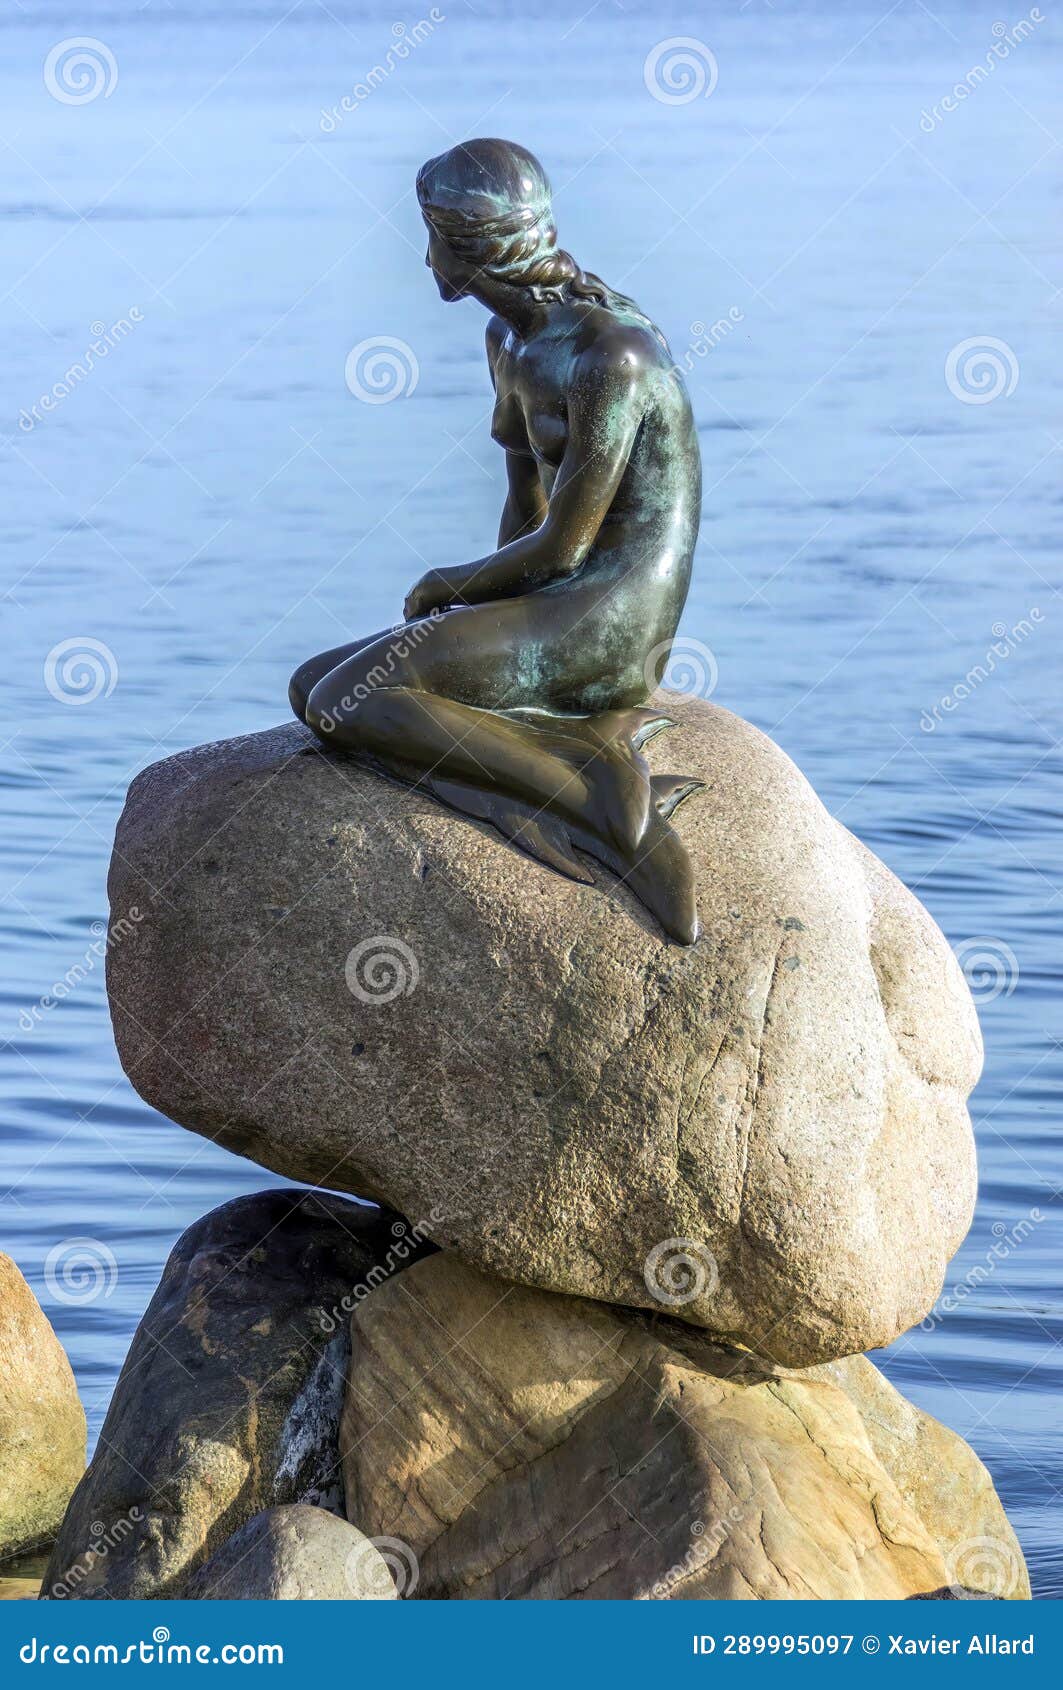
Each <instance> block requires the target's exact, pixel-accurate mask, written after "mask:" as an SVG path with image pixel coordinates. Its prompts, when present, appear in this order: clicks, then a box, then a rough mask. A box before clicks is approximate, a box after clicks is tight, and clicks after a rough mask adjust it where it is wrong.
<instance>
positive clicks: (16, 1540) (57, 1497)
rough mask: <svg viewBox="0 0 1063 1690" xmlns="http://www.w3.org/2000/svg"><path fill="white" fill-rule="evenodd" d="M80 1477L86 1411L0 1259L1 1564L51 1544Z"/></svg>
mask: <svg viewBox="0 0 1063 1690" xmlns="http://www.w3.org/2000/svg"><path fill="white" fill-rule="evenodd" d="M84 1471H85V1411H84V1409H83V1408H82V1406H81V1403H80V1401H79V1400H78V1393H77V1386H76V1385H75V1383H74V1375H73V1373H72V1371H71V1368H70V1363H69V1361H68V1360H67V1357H66V1352H65V1351H64V1349H63V1346H62V1345H61V1344H60V1342H59V1340H58V1338H57V1337H56V1335H55V1333H54V1332H53V1331H52V1328H51V1325H50V1323H49V1321H48V1319H47V1318H46V1316H45V1314H44V1311H43V1310H42V1309H41V1306H40V1304H39V1303H38V1301H37V1299H36V1297H35V1296H34V1295H33V1292H32V1291H31V1290H30V1288H29V1286H28V1285H27V1284H26V1281H25V1280H24V1279H23V1277H22V1274H21V1273H20V1272H19V1270H18V1268H17V1267H16V1265H15V1263H14V1262H13V1261H12V1260H11V1257H10V1256H5V1255H4V1254H3V1252H2V1251H0V1557H3V1558H4V1559H9V1558H11V1557H12V1556H15V1555H18V1554H20V1553H22V1552H24V1551H28V1550H31V1549H36V1548H39V1547H40V1546H41V1545H42V1544H47V1543H51V1541H52V1539H53V1538H54V1537H55V1534H56V1531H57V1530H58V1527H59V1522H60V1521H61V1520H62V1518H63V1514H64V1512H65V1510H66V1505H67V1503H68V1502H69V1500H70V1493H71V1491H72V1490H73V1489H74V1486H75V1485H76V1484H77V1482H78V1480H79V1479H80V1477H81V1475H82V1473H83V1472H84Z"/></svg>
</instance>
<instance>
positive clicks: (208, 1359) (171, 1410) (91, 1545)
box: [42, 1190, 416, 1599]
mask: <svg viewBox="0 0 1063 1690" xmlns="http://www.w3.org/2000/svg"><path fill="white" fill-rule="evenodd" d="M403 1228H404V1223H403V1222H401V1221H400V1220H399V1219H398V1217H397V1216H395V1215H390V1214H387V1213H382V1212H381V1211H379V1210H378V1209H374V1208H369V1207H366V1206H363V1205H359V1204H357V1203H351V1202H348V1201H347V1200H346V1199H345V1198H342V1197H331V1196H326V1195H324V1194H315V1193H313V1192H305V1191H291V1190H287V1191H265V1192H261V1193H258V1194H257V1195H255V1196H251V1197H239V1198H237V1199H236V1200H235V1201H234V1202H231V1203H226V1204H224V1205H223V1206H222V1207H221V1208H220V1209H215V1210H214V1211H213V1212H212V1213H210V1214H208V1215H206V1216H205V1217H204V1218H203V1219H202V1220H200V1221H197V1222H196V1224H195V1225H194V1226H192V1227H190V1228H189V1229H188V1231H187V1232H186V1233H185V1234H184V1236H183V1237H182V1238H181V1239H180V1240H179V1241H178V1243H177V1244H176V1245H175V1247H174V1249H173V1252H172V1254H171V1255H170V1259H169V1261H168V1262H167V1264H166V1268H165V1270H164V1272H163V1276H162V1280H161V1282H160V1284H159V1287H158V1290H157V1291H156V1293H155V1295H154V1297H153V1298H152V1300H151V1303H150V1304H149V1306H148V1309H147V1312H146V1314H145V1315H144V1318H143V1320H142V1321H141V1323H140V1326H139V1328H138V1330H137V1333H136V1336H135V1337H134V1339H133V1343H132V1345H131V1347H130V1350H129V1354H128V1355H127V1357H126V1360H125V1365H124V1366H123V1368H122V1372H121V1374H120V1376H119V1379H118V1383H117V1385H116V1386H115V1391H114V1396H113V1398H112V1399H111V1406H110V1408H109V1410H108V1413H107V1418H106V1420H105V1422H104V1426H103V1431H102V1434H101V1436H100V1442H99V1447H98V1449H97V1451H96V1454H95V1456H94V1458H93V1461H92V1464H91V1466H90V1467H89V1470H88V1472H87V1473H86V1474H85V1477H84V1479H83V1480H82V1482H81V1484H80V1485H79V1486H78V1488H77V1491H76V1492H75V1494H74V1497H73V1499H72V1501H71V1503H70V1507H69V1509H68V1510H67V1514H66V1518H65V1520H64V1521H63V1526H62V1530H61V1531H60V1533H59V1537H58V1541H57V1543H56V1546H55V1549H54V1551H53V1553H52V1558H51V1562H50V1564H49V1567H48V1571H47V1573H46V1574H45V1578H44V1585H43V1591H42V1594H43V1595H44V1596H45V1597H46V1598H54V1599H64V1598H74V1597H80V1598H88V1597H93V1598H97V1597H99V1598H106V1597H120V1598H128V1597H133V1598H143V1597H154V1596H165V1597H170V1596H178V1597H179V1596H181V1595H183V1592H184V1586H185V1582H186V1581H187V1579H188V1577H189V1575H190V1574H191V1573H192V1572H194V1571H195V1570H196V1568H197V1567H199V1566H201V1565H202V1564H203V1563H204V1562H205V1561H207V1560H208V1559H209V1557H210V1556H211V1555H212V1554H213V1553H214V1552H215V1550H217V1549H218V1548H219V1547H220V1546H221V1545H222V1544H223V1543H225V1542H226V1540H227V1539H229V1538H230V1537H231V1536H232V1534H233V1532H234V1531H235V1530H236V1529H237V1528H239V1527H240V1526H242V1525H243V1524H245V1522H247V1521H248V1520H250V1519H251V1518H252V1516H254V1515H256V1514H258V1513H259V1512H260V1511H261V1510H263V1509H268V1508H272V1507H273V1506H275V1505H278V1504H288V1503H296V1502H306V1503H312V1504H316V1505H319V1506H325V1507H327V1508H329V1509H332V1510H334V1511H336V1512H340V1513H342V1511H343V1490H342V1476H341V1473H340V1471H339V1466H338V1461H337V1445H336V1438H337V1428H338V1424H339V1415H340V1409H341V1406H342V1400H343V1387H344V1378H345V1374H346V1368H347V1359H348V1352H349V1334H348V1327H349V1313H350V1310H351V1309H352V1308H354V1307H355V1306H356V1305H357V1301H358V1299H359V1298H360V1297H361V1296H364V1295H368V1292H369V1288H370V1287H371V1286H372V1285H375V1284H377V1283H378V1282H379V1281H380V1280H382V1279H386V1278H387V1275H388V1273H389V1272H391V1271H394V1270H395V1269H396V1268H397V1267H399V1266H401V1265H402V1263H403V1261H404V1260H405V1259H407V1258H408V1257H409V1256H410V1255H411V1254H416V1249H415V1248H414V1250H413V1251H412V1252H411V1250H410V1249H409V1248H408V1247H407V1246H406V1244H405V1243H404V1242H403V1230H402V1229H403ZM396 1229H398V1230H396Z"/></svg>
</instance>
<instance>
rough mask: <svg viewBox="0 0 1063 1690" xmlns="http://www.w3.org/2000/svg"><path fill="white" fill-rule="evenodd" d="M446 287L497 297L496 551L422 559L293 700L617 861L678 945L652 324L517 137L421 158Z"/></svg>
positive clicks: (689, 940) (680, 920)
mask: <svg viewBox="0 0 1063 1690" xmlns="http://www.w3.org/2000/svg"><path fill="white" fill-rule="evenodd" d="M417 195H418V199H419V201H420V206H421V212H422V215H423V217H424V221H425V223H426V225H427V229H428V253H427V258H426V263H427V264H428V266H429V268H430V269H431V270H432V272H433V274H434V276H435V279H436V283H437V285H438V288H439V292H440V295H441V296H442V298H443V299H444V300H448V301H449V300H457V299H465V298H473V299H477V300H479V301H480V303H481V304H482V305H484V306H486V308H487V310H488V311H489V312H490V313H491V320H490V322H489V323H488V326H487V361H488V365H489V367H490V372H491V380H492V382H493V384H494V392H495V405H494V418H493V422H492V428H491V432H492V435H493V438H494V439H495V440H497V442H498V443H499V445H500V446H501V447H502V448H503V450H504V451H505V454H506V465H507V470H508V479H509V489H508V494H507V497H506V502H505V507H504V509H503V512H502V522H501V527H500V530H499V535H498V546H497V549H496V550H495V551H493V552H492V553H491V554H490V555H489V556H487V557H481V558H477V559H476V560H475V561H474V562H472V563H464V564H458V565H456V566H450V567H443V568H439V569H432V570H429V572H428V573H427V574H426V575H424V576H423V577H422V578H421V580H420V581H418V582H417V583H416V584H415V585H414V586H413V587H412V588H411V590H410V593H409V595H408V597H407V599H406V603H405V607H404V612H403V614H404V616H405V618H406V621H405V625H404V626H403V628H400V629H390V630H388V631H387V632H385V633H382V634H377V635H374V636H372V637H371V638H368V639H365V640H360V641H356V642H355V643H353V644H349V645H344V646H337V647H336V648H335V649H333V650H331V651H325V652H322V653H321V654H320V655H319V656H317V657H312V658H310V659H309V660H308V661H307V662H305V663H303V664H302V665H301V666H300V667H299V668H298V669H297V670H296V672H295V674H294V675H293V676H292V680H291V685H290V688H289V696H290V699H291V703H292V708H293V709H294V711H295V714H296V715H297V716H298V717H299V719H300V720H301V721H303V722H305V723H306V724H307V726H308V727H309V728H311V729H312V730H313V732H314V733H315V734H316V735H317V736H318V738H319V739H320V740H321V741H322V743H323V744H324V745H326V746H330V747H337V748H339V749H341V750H343V751H346V752H356V753H360V754H361V756H362V757H363V758H364V759H366V760H367V761H368V762H369V763H371V764H372V765H373V766H375V767H376V768H378V769H380V770H382V771H383V772H385V773H386V774H389V775H391V776H393V777H395V778H398V779H400V780H403V781H406V782H408V783H411V784H415V785H417V786H418V787H420V788H423V789H425V790H427V791H428V792H430V793H431V794H433V796H434V797H436V798H438V799H440V800H441V801H442V802H443V803H445V804H448V805H450V806H451V807H452V808H454V809H457V810H460V811H463V812H464V813H465V814H466V815H469V816H473V817H476V818H478V819H481V820H486V821H489V822H491V823H492V824H493V825H494V826H495V827H496V828H498V829H499V830H500V831H501V832H502V833H503V834H504V835H505V836H506V837H507V838H508V839H510V840H511V841H512V842H513V843H514V844H515V845H517V846H519V847H520V848H521V849H523V850H525V851H527V852H528V853H529V854H530V855H532V856H534V857H537V858H539V859H540V860H541V861H543V862H545V863H548V864H549V865H550V866H551V867H552V868H555V869H558V870H560V871H561V872H562V873H563V874H567V875H569V876H571V877H573V878H574V879H577V880H582V881H584V882H588V883H589V882H591V880H592V876H591V875H590V873H589V872H588V870H587V868H586V866H585V864H584V863H583V862H582V861H581V859H580V857H579V856H578V855H577V854H576V852H577V851H579V852H581V853H584V854H585V855H586V856H590V857H592V858H594V859H595V860H596V861H597V862H599V863H601V864H604V865H605V866H606V867H607V868H609V869H610V870H612V872H613V873H614V874H616V875H617V876H618V877H619V878H620V879H621V880H622V881H623V882H624V883H625V884H626V885H627V886H628V887H630V889H631V891H632V892H633V893H634V894H635V896H636V897H638V898H639V899H640V900H641V902H642V903H643V904H644V905H645V906H646V907H647V908H648V909H649V910H650V911H651V912H652V913H653V915H655V916H656V918H657V919H658V921H659V922H660V924H661V926H662V927H663V928H664V930H665V932H666V933H667V934H668V935H669V936H670V937H671V938H672V939H674V940H677V941H678V942H679V943H680V944H686V945H689V944H693V942H694V940H695V939H696V937H697V909H696V899H695V888H694V880H693V874H692V870H691V865H690V860H689V858H688V856H687V853H686V850H685V849H684V847H683V844H682V842H681V840H680V839H679V836H678V834H677V833H676V832H675V831H674V829H673V828H672V827H671V825H670V821H669V818H670V817H671V816H672V814H673V813H674V811H675V809H676V807H677V806H678V805H679V804H680V803H681V802H682V801H683V800H684V799H685V798H687V797H688V796H689V795H690V793H691V792H693V791H695V790H696V789H697V787H698V785H699V783H698V782H697V781H693V780H685V779H683V778H682V777H680V776H675V775H651V774H650V771H649V767H648V765H647V763H646V761H645V759H644V757H643V756H642V749H643V747H644V745H645V744H646V742H647V740H648V739H649V738H650V737H651V736H652V735H653V734H655V733H656V732H658V731H659V730H660V729H662V728H666V727H669V726H671V725H672V724H671V722H670V721H669V719H668V717H667V716H664V715H662V714H661V713H660V712H659V711H657V710H652V709H649V708H646V701H647V699H648V698H649V696H650V694H651V693H652V692H653V691H654V689H655V688H656V687H657V685H658V684H659V682H660V679H661V675H662V674H663V672H664V668H665V665H666V663H667V659H668V653H669V650H670V646H671V642H672V639H673V637H674V635H675V631H676V627H677V625H678V622H679V618H680V615H681V614H682V610H683V605H684V603H685V601H686V596H687V589H688V586H689V584H690V572H691V565H692V561H693V555H694V545H695V541H696V539H697V533H698V523H699V518H700V513H701V459H700V455H699V452H698V442H697V436H696V433H695V429H694V421H693V417H692V414H691V409H690V401H689V399H688V397H687V393H686V390H685V388H684V386H683V383H682V381H681V379H680V377H679V374H678V372H677V371H676V369H675V366H674V364H673V361H672V357H671V354H670V353H669V350H668V346H667V343H666V342H665V339H664V336H663V335H662V334H661V332H660V330H659V329H657V328H656V327H655V326H654V324H653V323H652V322H651V321H650V320H649V318H648V317H646V316H645V315H644V314H643V313H642V311H640V310H639V308H638V306H637V305H636V304H635V303H634V301H633V300H631V299H628V298H626V297H625V296H624V295H622V294H619V293H616V292H614V290H613V289H612V288H610V287H607V286H606V284H605V283H604V282H602V281H600V280H599V279H598V277H597V276H594V275H591V274H589V273H586V272H584V271H582V270H581V269H580V268H579V266H578V264H576V262H575V261H574V259H572V258H571V257H570V256H569V254H568V253H567V252H564V251H562V250H561V249H560V248H559V247H558V245H557V229H556V226H555V223H554V218H553V212H552V209H551V198H550V185H549V183H548V181H547V178H546V175H545V172H544V171H543V168H542V166H541V165H540V164H539V163H538V161H537V160H536V159H535V158H533V157H532V155H531V154H530V153H529V152H527V151H526V150H525V148H523V147H521V146H517V145H516V144H515V143H513V142H510V141H497V140H476V141H468V142H466V143H465V144H464V145H461V146H457V147H453V148H451V150H450V151H449V152H446V153H443V154H441V156H440V157H439V158H434V159H430V160H429V162H428V163H427V164H425V165H424V166H423V167H422V168H421V170H420V172H419V174H418V177H417Z"/></svg>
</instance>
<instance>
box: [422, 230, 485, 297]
mask: <svg viewBox="0 0 1063 1690" xmlns="http://www.w3.org/2000/svg"><path fill="white" fill-rule="evenodd" d="M427 227H428V251H427V252H426V254H425V260H424V261H425V263H426V264H427V266H428V268H429V269H430V270H431V272H432V274H433V276H434V277H435V279H436V287H437V288H438V289H439V297H440V299H445V300H447V301H448V302H449V301H451V300H455V299H461V298H462V296H463V294H464V293H465V292H466V289H467V287H468V284H469V282H470V280H471V279H472V276H473V275H474V273H475V272H474V270H473V267H472V265H471V264H467V263H466V262H465V260H464V259H461V258H457V257H455V255H454V253H453V252H452V251H451V249H450V247H449V246H448V245H447V243H446V241H445V240H444V239H443V238H442V236H441V235H439V234H438V233H437V232H436V230H435V229H433V228H432V225H431V224H430V223H429V224H428V225H427Z"/></svg>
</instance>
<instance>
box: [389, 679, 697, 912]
mask: <svg viewBox="0 0 1063 1690" xmlns="http://www.w3.org/2000/svg"><path fill="white" fill-rule="evenodd" d="M508 715H509V717H510V719H511V720H514V721H519V722H521V723H522V725H523V726H524V727H526V728H527V730H528V731H529V732H530V733H533V734H536V735H539V734H541V735H543V736H544V739H545V740H546V742H547V743H548V744H549V749H550V752H551V753H552V754H553V755H554V756H556V757H559V758H560V759H561V761H562V762H563V763H564V764H565V765H566V766H568V767H570V768H571V769H572V770H573V774H574V775H576V776H578V777H579V779H580V781H581V782H582V783H583V785H584V787H585V788H586V792H587V795H588V801H587V802H586V803H585V804H583V805H582V806H580V807H579V808H578V809H577V808H576V807H573V808H568V807H567V806H566V811H567V813H566V814H564V815H563V816H562V815H560V814H558V812H557V810H555V809H550V810H547V809H537V810H536V809H533V808H532V806H531V805H529V804H526V803H523V802H521V801H520V800H518V799H516V798H513V797H510V796H509V795H508V794H506V793H504V792H499V791H497V790H490V789H488V788H485V787H483V786H473V785H470V784H467V783H466V782H464V781H460V780H453V779H451V778H449V777H446V776H441V775H439V774H436V773H435V772H429V773H427V774H422V775H421V776H420V778H419V781H418V784H419V785H420V786H422V787H425V788H426V789H427V790H428V791H430V792H431V793H432V794H433V796H435V797H436V798H438V799H439V800H440V801H441V802H442V803H444V804H447V805H448V806H450V808H452V809H455V810H460V811H462V812H463V813H464V814H465V815H469V816H474V817H476V818H477V819H478V820H481V821H487V822H490V823H491V825H492V826H493V827H495V828H497V829H498V831H499V832H500V833H501V834H503V836H504V837H505V838H506V839H508V840H510V841H511V842H512V844H514V845H516V846H518V847H519V848H520V849H521V850H523V851H525V852H527V854H528V855H529V856H531V857H535V858H537V859H538V861H540V862H542V863H545V864H546V865H547V866H548V867H549V868H552V869H555V870H556V871H557V872H559V873H561V874H564V875H567V876H568V877H569V879H571V880H576V881H580V882H581V883H582V884H584V885H591V884H593V877H592V876H591V874H590V873H589V872H588V870H587V868H586V867H585V866H584V864H583V863H582V862H581V861H580V858H579V856H577V854H576V853H577V851H579V852H583V853H584V854H585V855H586V856H589V857H592V858H593V859H594V860H595V861H596V862H598V863H600V864H602V866H603V867H605V868H607V869H609V870H611V872H612V873H613V874H615V875H616V876H617V878H618V879H620V880H622V881H623V882H624V884H625V885H627V886H629V887H630V888H631V890H632V892H633V893H634V894H635V896H636V897H637V898H638V899H639V901H640V902H641V903H642V904H643V905H644V906H645V907H646V908H647V909H648V910H649V911H650V912H651V914H652V915H654V916H655V917H656V919H657V920H658V921H659V922H660V924H661V926H662V927H663V929H664V931H665V932H666V933H667V934H668V936H669V937H670V938H671V939H673V940H675V941H676V942H677V943H679V944H681V945H692V944H693V943H694V941H695V939H696V938H697V931H698V926H697V902H696V896H695V887H694V875H693V869H692V867H691V863H690V858H689V856H688V855H687V852H686V849H685V847H684V845H683V843H682V840H681V839H680V838H679V836H678V834H677V833H676V832H675V830H674V829H673V828H672V827H671V826H670V825H669V821H670V818H671V817H672V816H673V815H674V814H675V811H676V810H677V809H678V808H679V806H680V804H682V803H683V802H684V801H685V800H686V799H687V798H689V797H690V796H691V795H692V793H694V792H696V791H698V789H699V788H700V786H701V785H702V783H701V782H700V781H698V780H694V779H692V778H690V777H686V776H682V775H651V774H650V772H649V767H648V765H647V763H646V761H645V759H644V758H643V757H642V755H641V748H642V746H643V745H645V744H646V743H647V742H648V740H649V739H650V738H652V737H653V736H654V735H655V734H656V733H659V732H660V731H661V730H662V729H664V728H666V727H670V726H672V725H673V724H672V723H671V721H670V720H669V718H668V717H665V716H661V715H660V714H658V713H656V712H654V711H650V710H645V709H639V710H611V711H608V712H605V713H604V714H603V715H601V716H584V717H565V718H558V717H554V716H546V715H543V714H538V713H535V712H530V711H520V712H518V711H512V712H508Z"/></svg>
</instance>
